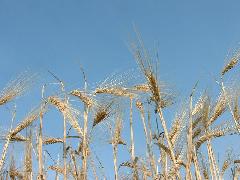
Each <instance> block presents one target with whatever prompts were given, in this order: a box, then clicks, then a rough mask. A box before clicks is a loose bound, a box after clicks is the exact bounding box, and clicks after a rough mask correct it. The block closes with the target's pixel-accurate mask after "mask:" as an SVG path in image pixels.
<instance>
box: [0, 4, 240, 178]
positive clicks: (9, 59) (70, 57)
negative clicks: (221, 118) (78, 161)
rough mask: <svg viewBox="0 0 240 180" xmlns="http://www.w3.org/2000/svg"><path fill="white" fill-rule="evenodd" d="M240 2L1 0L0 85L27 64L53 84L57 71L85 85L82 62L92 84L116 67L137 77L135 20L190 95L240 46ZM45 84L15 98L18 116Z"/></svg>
mask: <svg viewBox="0 0 240 180" xmlns="http://www.w3.org/2000/svg"><path fill="white" fill-rule="evenodd" d="M239 7H240V2H239V1H238V0H231V1H227V0H212V1H209V0H202V1H196V0H181V1H177V0H168V1H163V0H132V1H127V0H111V1H110V0H103V1H98V0H88V1H87V0H71V1H69V0H68V1H66V0H51V1H49V0H41V1H32V0H31V1H30V0H22V1H17V0H0V67H1V73H0V87H1V88H2V89H3V88H4V86H5V85H6V83H7V82H8V81H9V80H10V79H12V78H14V77H16V76H17V75H18V74H19V73H21V72H24V71H26V70H27V71H28V72H34V73H38V76H39V81H40V82H44V83H45V82H54V79H53V78H52V76H51V75H50V74H49V73H48V71H51V72H53V73H54V74H56V75H57V76H58V77H59V78H61V79H62V80H63V81H64V82H65V83H66V86H67V87H83V81H82V74H81V71H80V66H82V67H83V68H84V70H85V73H86V75H87V78H88V81H89V84H90V86H94V85H96V84H97V83H98V82H100V81H102V80H104V79H105V78H106V77H108V76H109V75H111V74H112V73H113V72H125V71H129V70H130V71H131V76H134V73H135V70H133V71H132V69H137V65H136V63H135V61H134V58H133V56H132V54H131V52H130V51H129V42H131V40H132V39H134V38H135V37H136V34H135V31H134V26H135V27H136V28H137V30H138V31H139V32H140V33H141V36H142V39H143V41H144V42H145V46H146V47H147V48H149V49H150V50H153V49H154V48H155V47H156V46H157V49H158V54H159V58H160V65H159V71H160V79H161V80H164V81H166V82H168V83H169V84H170V85H171V87H173V88H174V90H175V91H176V92H177V94H178V95H179V96H180V98H182V99H184V98H185V97H186V96H187V95H188V94H189V93H190V91H191V88H192V87H193V85H194V84H195V82H196V81H198V80H199V82H200V87H202V88H205V87H209V86H210V89H211V88H213V87H212V86H213V85H212V84H214V79H215V78H218V77H219V74H220V72H221V69H222V67H223V66H224V63H225V60H226V56H227V54H228V52H229V50H231V49H233V48H236V47H238V42H239V40H240V23H239V17H240V11H239ZM40 88H41V86H40V85H39V84H38V85H36V87H35V86H34V88H33V92H30V93H28V94H27V95H25V97H26V99H27V100H24V97H23V98H21V100H22V101H20V100H19V101H17V102H18V104H19V106H20V107H19V112H18V113H19V115H18V116H19V118H20V117H23V116H24V114H26V112H27V111H29V106H30V107H33V106H35V105H37V101H38V100H39V99H40V93H41V90H40ZM213 89H214V88H213ZM29 97H30V98H29ZM31 97H37V98H36V100H35V99H34V98H31ZM29 99H30V100H29ZM21 103H22V104H25V105H23V107H22V106H21ZM26 104H28V105H26ZM5 123H7V122H5V120H4V121H3V122H2V125H3V126H7V125H6V124H5ZM51 127H54V124H52V126H51ZM109 167H110V165H109ZM109 176H110V177H112V176H111V174H110V175H109Z"/></svg>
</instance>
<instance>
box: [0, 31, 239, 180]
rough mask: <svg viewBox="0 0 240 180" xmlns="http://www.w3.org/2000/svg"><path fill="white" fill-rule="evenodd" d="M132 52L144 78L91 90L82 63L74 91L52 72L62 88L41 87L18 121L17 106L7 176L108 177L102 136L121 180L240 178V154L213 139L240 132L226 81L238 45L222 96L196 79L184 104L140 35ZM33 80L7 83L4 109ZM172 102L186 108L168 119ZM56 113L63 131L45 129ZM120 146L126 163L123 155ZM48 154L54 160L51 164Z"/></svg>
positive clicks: (0, 98)
mask: <svg viewBox="0 0 240 180" xmlns="http://www.w3.org/2000/svg"><path fill="white" fill-rule="evenodd" d="M130 50H131V52H132V54H133V58H134V59H135V61H136V64H137V66H138V68H139V70H140V72H141V76H139V77H137V78H140V79H139V80H135V81H133V82H127V83H125V82H126V80H125V79H124V78H122V79H121V78H119V79H115V78H114V77H113V78H109V79H107V80H104V81H103V82H102V83H100V84H99V85H97V86H96V87H95V88H94V89H90V88H89V87H88V84H89V82H88V81H87V78H86V75H85V72H84V70H83V69H82V79H83V81H84V87H83V88H78V89H71V90H70V91H69V90H66V89H69V88H67V87H65V84H64V81H63V80H62V79H61V78H59V77H58V75H55V74H53V73H51V72H49V73H50V75H51V76H52V77H53V78H54V79H55V82H56V84H58V87H59V88H58V91H57V92H51V95H47V94H49V93H47V91H48V90H47V87H46V86H48V85H43V86H42V90H41V92H42V95H41V97H42V98H41V101H40V102H39V105H38V106H37V107H36V108H32V107H29V109H32V110H31V111H30V112H28V113H26V116H25V118H23V119H22V120H21V122H20V123H19V124H18V125H16V126H14V125H13V124H14V123H13V122H14V121H15V119H16V113H17V111H16V109H17V107H16V108H15V107H13V108H12V110H11V112H12V119H11V127H9V129H8V131H7V132H6V133H4V136H3V137H2V141H1V142H2V146H1V148H2V150H1V160H0V170H1V171H0V172H1V175H0V177H1V179H24V180H32V179H40V180H44V179H52V177H53V178H54V179H56V180H57V179H64V180H67V179H83V180H86V179H96V180H97V179H108V178H107V176H106V172H105V171H104V165H103V163H102V162H101V159H103V158H104V157H101V152H95V150H94V149H93V147H94V146H93V144H96V141H100V140H99V139H101V141H102V143H105V145H107V147H108V148H109V149H111V151H112V153H111V154H110V155H109V156H111V159H112V160H111V165H110V166H112V167H113V168H112V170H113V171H112V172H107V173H108V174H113V177H114V178H115V179H116V180H118V179H119V180H120V179H134V180H137V179H143V180H145V179H197V180H202V179H234V180H237V179H238V178H239V176H240V159H238V156H237V154H234V153H235V152H234V153H233V152H228V151H227V150H228V149H227V147H223V149H225V151H226V153H227V155H226V156H224V157H219V156H218V154H217V151H218V150H217V149H215V148H214V146H213V145H212V142H213V141H214V140H215V139H216V141H219V140H220V139H224V138H225V137H226V136H228V137H230V138H231V136H236V137H238V136H239V131H240V125H239V123H240V112H239V95H240V93H239V89H238V88H239V87H238V84H234V83H232V84H231V83H225V80H224V77H225V76H226V75H229V74H231V69H232V68H237V66H238V61H239V58H240V51H238V50H237V51H235V52H234V53H233V55H232V56H231V57H229V59H228V62H227V63H226V64H225V65H224V66H223V69H222V71H221V72H219V77H218V79H217V80H216V83H215V86H217V87H218V90H219V91H218V92H217V97H216V99H215V98H213V97H212V96H211V95H210V94H208V91H204V92H200V94H201V95H200V96H198V94H199V93H197V91H198V83H197V82H196V84H195V85H194V86H193V87H192V89H190V90H189V92H190V93H189V96H188V97H187V98H186V101H185V102H178V101H176V100H175V99H176V97H175V96H176V95H175V94H174V92H173V91H172V90H171V89H169V88H168V86H167V82H162V81H161V79H159V78H158V77H159V75H158V71H157V66H158V62H157V61H158V59H157V57H154V56H153V55H152V54H151V53H150V52H149V51H148V50H147V48H145V47H144V43H143V41H142V40H141V38H140V36H139V35H138V36H137V40H136V41H134V42H133V43H131V44H130ZM35 78H36V76H35V75H29V74H25V73H23V74H21V75H19V76H18V77H17V78H16V79H15V80H13V81H11V82H9V83H8V84H7V85H6V87H4V88H3V89H2V91H1V93H0V106H1V108H4V106H6V105H7V104H9V103H11V102H13V101H14V99H15V98H17V97H19V96H21V95H22V94H23V93H25V92H26V91H29V90H30V89H31V87H32V83H33V81H34V80H35ZM129 81H130V80H129ZM138 82H140V83H138ZM229 84H230V85H229ZM21 98H24V97H21ZM76 102H77V103H78V105H77V106H76V105H75V104H74V103H76ZM173 104H183V105H182V106H181V110H177V111H176V112H175V111H174V112H170V113H171V114H175V118H174V119H168V118H167V117H168V116H166V111H165V110H167V109H168V108H169V107H171V106H172V105H173ZM51 111H57V112H58V113H59V118H60V119H59V120H58V122H59V123H60V124H61V126H62V131H61V130H59V131H60V132H59V133H60V134H61V136H59V137H54V136H53V135H51V132H48V134H46V133H45V131H44V129H45V128H46V127H47V126H48V122H47V121H46V116H47V115H48V113H50V112H51ZM155 117H156V118H155ZM225 117H227V118H225ZM125 127H128V128H125ZM136 127H137V128H140V129H141V133H142V136H141V137H143V139H141V141H142V147H141V148H142V149H143V151H144V153H143V154H138V153H137V152H139V151H138V149H137V147H136V146H135V143H136V141H138V138H139V137H140V136H139V134H136V129H135V128H136ZM137 132H139V131H137ZM126 135H127V137H126ZM97 143H98V142H97ZM98 145H101V143H98ZM17 146H22V147H23V149H24V152H23V157H21V159H22V161H21V162H16V160H15V156H16V154H15V153H16V152H15V151H14V150H15V149H16V147H17ZM55 146H56V147H60V148H56V150H57V151H54V154H55V155H56V154H57V155H58V157H57V158H56V156H54V155H52V154H51V153H49V152H48V149H49V148H54V147H55ZM122 151H124V154H125V155H126V159H128V160H127V161H122V159H123V158H122V157H121V156H120V155H119V154H120V152H121V154H122ZM46 157H47V158H48V159H51V161H50V162H51V163H50V165H49V161H46ZM219 159H220V160H221V161H219ZM49 174H51V178H50V175H49Z"/></svg>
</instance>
